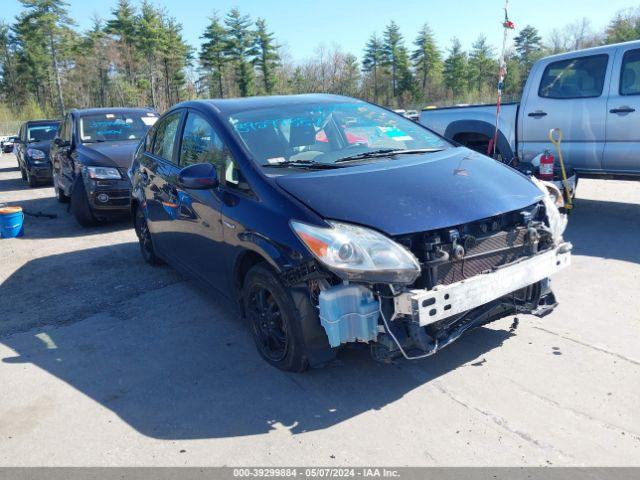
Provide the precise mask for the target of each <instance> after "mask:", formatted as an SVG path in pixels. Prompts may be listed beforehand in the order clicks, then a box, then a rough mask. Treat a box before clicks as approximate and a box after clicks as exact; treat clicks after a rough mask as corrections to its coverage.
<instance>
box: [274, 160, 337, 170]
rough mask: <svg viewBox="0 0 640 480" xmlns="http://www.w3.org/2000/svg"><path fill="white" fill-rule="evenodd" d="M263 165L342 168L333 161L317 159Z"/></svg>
mask: <svg viewBox="0 0 640 480" xmlns="http://www.w3.org/2000/svg"><path fill="white" fill-rule="evenodd" d="M263 167H268V168H289V167H293V168H309V169H325V168H327V169H328V168H340V167H339V166H338V165H334V164H333V163H321V162H316V161H315V160H285V161H282V162H278V163H267V164H265V165H263Z"/></svg>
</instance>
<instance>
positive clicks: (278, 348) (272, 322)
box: [247, 285, 289, 362]
mask: <svg viewBox="0 0 640 480" xmlns="http://www.w3.org/2000/svg"><path fill="white" fill-rule="evenodd" d="M249 302H250V306H251V310H250V311H249V312H247V313H248V315H249V317H250V319H251V327H252V328H253V333H254V335H255V337H256V343H257V345H258V348H259V349H260V353H262V355H263V356H264V357H265V358H267V359H268V360H269V361H271V362H280V361H282V360H283V359H284V358H285V357H286V356H287V349H288V346H289V338H288V336H287V327H286V324H285V323H284V321H283V319H282V311H281V309H280V306H279V305H278V302H277V301H276V299H275V298H274V295H273V293H272V292H271V291H269V290H268V289H267V288H265V287H264V286H260V285H256V286H255V287H254V288H253V289H252V290H251V292H250V293H249Z"/></svg>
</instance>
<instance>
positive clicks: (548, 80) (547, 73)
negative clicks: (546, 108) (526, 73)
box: [538, 55, 609, 99]
mask: <svg viewBox="0 0 640 480" xmlns="http://www.w3.org/2000/svg"><path fill="white" fill-rule="evenodd" d="M608 62H609V55H593V56H589V57H578V58H569V59H567V60H560V61H558V62H553V63H550V64H549V65H547V68H545V70H544V73H543V75H542V80H541V82H540V89H539V90H538V95H539V96H540V97H544V98H557V99H570V98H593V97H599V96H600V95H602V90H603V88H604V80H605V76H606V74H607V64H608Z"/></svg>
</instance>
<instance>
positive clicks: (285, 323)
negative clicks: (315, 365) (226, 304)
mask: <svg viewBox="0 0 640 480" xmlns="http://www.w3.org/2000/svg"><path fill="white" fill-rule="evenodd" d="M242 304H243V309H244V312H245V314H246V316H247V319H248V320H249V322H250V327H251V333H252V334H253V338H254V340H255V343H256V347H257V348H258V353H260V356H261V357H262V358H263V359H264V360H266V361H267V363H269V364H271V365H273V366H274V367H276V368H279V369H280V370H284V371H288V372H303V371H305V370H306V369H307V368H308V366H309V363H308V360H307V357H306V355H305V352H304V342H303V340H302V330H301V323H300V317H301V313H300V312H299V311H298V309H297V308H296V305H295V302H294V300H293V298H292V297H291V295H290V293H289V292H288V291H287V290H286V289H285V288H284V286H283V285H282V283H281V282H280V280H279V279H278V278H277V277H276V275H275V274H274V273H273V272H272V271H271V270H270V269H269V268H268V267H267V266H266V265H265V264H258V265H255V266H254V267H252V268H251V269H250V270H249V272H248V273H247V275H246V277H245V280H244V286H243V288H242Z"/></svg>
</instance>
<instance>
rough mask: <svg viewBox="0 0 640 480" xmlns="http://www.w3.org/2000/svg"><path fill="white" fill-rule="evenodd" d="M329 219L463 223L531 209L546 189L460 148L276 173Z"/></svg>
mask: <svg viewBox="0 0 640 480" xmlns="http://www.w3.org/2000/svg"><path fill="white" fill-rule="evenodd" d="M276 183H277V184H278V185H280V186H281V187H282V188H283V189H284V190H286V191H287V192H289V193H290V194H291V195H293V196H294V197H296V198H297V199H298V200H300V201H301V202H303V203H304V204H305V205H307V206H308V207H309V208H311V209H312V210H314V211H316V212H317V213H318V214H320V215H321V216H322V217H324V218H325V219H333V220H339V221H343V222H349V223H356V224H360V225H366V226H369V227H372V228H375V229H377V230H380V231H382V232H385V233H387V234H388V235H401V234H406V233H414V232H422V231H429V230H435V229H439V228H445V227H451V226H455V225H461V224H465V223H469V222H472V221H476V220H481V219H483V218H488V217H491V216H493V215H497V214H500V213H505V212H509V211H512V210H517V209H520V208H524V207H527V206H529V205H532V204H534V203H536V202H537V201H539V200H540V199H541V198H542V196H543V194H542V192H541V191H540V190H539V189H538V188H537V187H536V186H535V185H534V184H533V182H531V181H530V180H529V179H527V178H526V177H525V176H524V175H522V174H520V173H519V172H517V171H515V170H514V169H512V168H510V167H507V166H506V165H504V164H502V163H499V162H497V161H495V160H492V159H491V158H489V157H485V156H483V155H480V154H478V153H476V152H472V151H471V150H468V149H466V148H463V147H459V148H452V149H448V150H444V151H442V152H437V153H427V154H424V155H420V156H418V155H411V156H403V157H399V158H398V159H395V160H388V161H381V162H375V163H371V164H368V165H360V166H352V167H349V168H340V169H335V170H322V171H309V172H305V173H299V174H298V173H296V174H291V175H282V176H279V177H277V178H276Z"/></svg>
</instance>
